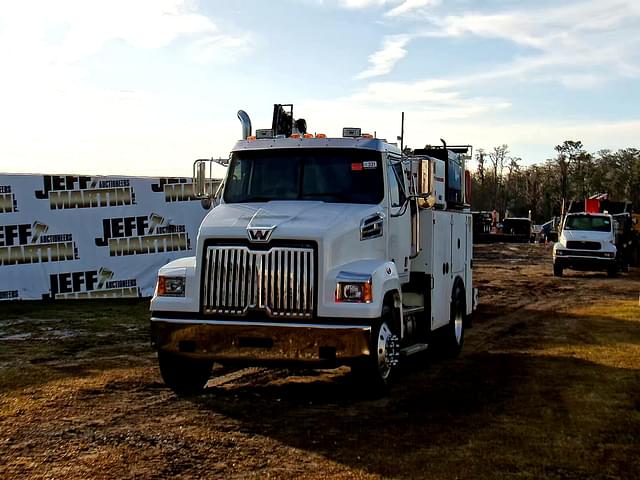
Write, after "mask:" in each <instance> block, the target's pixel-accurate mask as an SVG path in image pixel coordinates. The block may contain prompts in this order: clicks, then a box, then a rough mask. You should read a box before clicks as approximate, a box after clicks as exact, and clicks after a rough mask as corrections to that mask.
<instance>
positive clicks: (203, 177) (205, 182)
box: [193, 158, 229, 208]
mask: <svg viewBox="0 0 640 480" xmlns="http://www.w3.org/2000/svg"><path fill="white" fill-rule="evenodd" d="M214 163H217V164H218V165H222V166H223V167H225V168H226V167H228V164H229V162H228V161H224V160H222V159H213V158H211V159H209V158H207V159H200V160H196V161H195V162H193V193H194V195H195V197H196V198H202V199H205V198H208V199H212V198H214V197H215V196H216V195H217V194H218V193H219V190H220V188H221V186H222V183H221V182H219V181H218V180H214V178H213V164H214ZM207 166H208V167H209V168H207ZM203 207H204V205H203ZM205 208H206V207H205Z"/></svg>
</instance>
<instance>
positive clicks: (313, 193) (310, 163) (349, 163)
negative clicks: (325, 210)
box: [224, 148, 384, 204]
mask: <svg viewBox="0 0 640 480" xmlns="http://www.w3.org/2000/svg"><path fill="white" fill-rule="evenodd" d="M381 164H382V154H381V153H380V152H376V151H373V150H355V149H353V150H352V149H343V148H341V149H338V148H334V149H329V148H323V149H296V150H294V149H283V150H253V151H243V152H235V153H234V154H233V156H232V158H231V164H230V165H229V173H228V176H227V185H226V188H225V190H224V201H225V202H226V203H243V202H268V201H271V200H316V201H317V200H320V201H323V202H333V203H366V204H377V203H380V202H381V201H382V199H383V196H384V188H383V185H384V184H383V178H382V168H381Z"/></svg>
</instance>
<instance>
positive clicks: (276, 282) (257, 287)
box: [202, 245, 315, 318]
mask: <svg viewBox="0 0 640 480" xmlns="http://www.w3.org/2000/svg"><path fill="white" fill-rule="evenodd" d="M204 268H205V271H204V290H203V296H202V304H203V311H204V313H215V314H224V315H246V313H247V311H248V310H249V309H261V310H265V311H266V312H267V313H268V314H269V315H271V316H273V317H290V318H309V317H311V316H312V314H313V299H314V281H315V275H314V255H313V249H311V248H303V247H301V248H289V247H274V248H271V249H270V250H267V251H257V250H250V249H249V248H248V247H243V246H221V245H216V246H212V247H208V248H207V250H206V253H205V266H204Z"/></svg>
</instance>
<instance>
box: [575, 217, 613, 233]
mask: <svg viewBox="0 0 640 480" xmlns="http://www.w3.org/2000/svg"><path fill="white" fill-rule="evenodd" d="M611 226H612V222H611V219H610V218H608V217H602V216H599V215H568V216H567V219H566V220H565V224H564V229H565V230H580V231H590V232H610V231H611Z"/></svg>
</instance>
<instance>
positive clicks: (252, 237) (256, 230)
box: [247, 225, 276, 243]
mask: <svg viewBox="0 0 640 480" xmlns="http://www.w3.org/2000/svg"><path fill="white" fill-rule="evenodd" d="M275 228H276V227H275V225H274V226H273V227H247V235H248V236H249V241H251V242H263V243H264V242H268V241H269V239H270V238H271V234H272V233H273V231H274V230H275Z"/></svg>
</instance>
